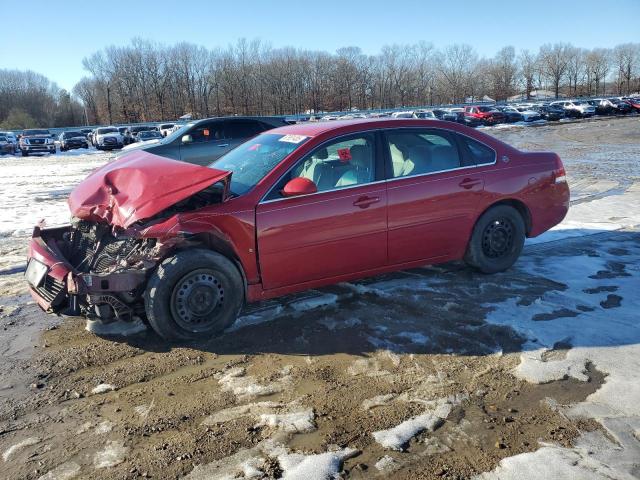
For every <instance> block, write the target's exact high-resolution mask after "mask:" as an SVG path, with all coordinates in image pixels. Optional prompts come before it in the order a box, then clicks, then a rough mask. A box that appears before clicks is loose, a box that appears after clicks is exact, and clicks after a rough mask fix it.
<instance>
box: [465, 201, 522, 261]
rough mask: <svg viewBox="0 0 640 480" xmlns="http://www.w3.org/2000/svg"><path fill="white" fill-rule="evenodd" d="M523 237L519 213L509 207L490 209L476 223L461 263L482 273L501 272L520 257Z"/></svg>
mask: <svg viewBox="0 0 640 480" xmlns="http://www.w3.org/2000/svg"><path fill="white" fill-rule="evenodd" d="M525 236H526V232H525V225H524V220H523V219H522V216H521V215H520V212H518V211H517V210H516V209H515V208H513V207H510V206H508V205H498V206H495V207H492V208H491V209H489V210H487V211H486V212H485V213H484V214H483V215H482V216H481V217H480V218H479V219H478V221H477V222H476V225H475V227H474V229H473V233H472V235H471V240H470V241H469V245H468V246H467V253H466V254H465V257H464V260H465V262H466V263H467V264H469V265H471V266H472V267H475V268H477V269H478V270H480V271H481V272H483V273H497V272H502V271H504V270H507V269H508V268H509V267H511V266H512V265H513V264H514V263H515V262H516V260H517V259H518V257H519V256H520V253H521V252H522V247H523V246H524V240H525Z"/></svg>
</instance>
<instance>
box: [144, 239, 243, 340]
mask: <svg viewBox="0 0 640 480" xmlns="http://www.w3.org/2000/svg"><path fill="white" fill-rule="evenodd" d="M243 301H244V286H243V282H242V277H241V276H240V273H239V272H238V269H237V268H236V266H235V265H234V264H233V262H231V261H230V260H229V259H228V258H226V257H224V256H223V255H220V254H219V253H216V252H212V251H210V250H188V251H183V252H179V253H177V254H176V255H175V256H173V257H169V258H167V259H166V260H164V261H163V262H162V263H161V264H160V266H158V269H157V270H156V271H155V272H154V273H153V275H152V276H151V278H150V280H149V283H148V284H147V290H146V292H145V310H146V313H147V318H148V320H149V323H150V325H151V327H152V328H153V329H154V330H155V331H156V333H158V334H159V335H160V336H161V337H163V338H164V339H166V340H170V341H180V340H195V339H206V338H210V337H212V336H214V335H215V334H218V333H220V332H222V331H223V330H224V329H225V328H227V327H229V326H230V325H231V324H232V323H233V322H234V321H235V320H236V317H237V316H238V313H239V312H240V309H241V308H242V304H243Z"/></svg>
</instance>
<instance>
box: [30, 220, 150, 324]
mask: <svg viewBox="0 0 640 480" xmlns="http://www.w3.org/2000/svg"><path fill="white" fill-rule="evenodd" d="M42 239H43V240H44V242H45V243H46V244H47V245H48V246H49V247H50V248H51V249H52V250H54V251H55V250H58V251H59V252H60V254H61V255H62V256H63V257H64V258H65V259H66V260H67V261H68V262H69V263H70V264H71V265H72V266H73V267H74V270H75V272H76V273H78V274H80V276H79V277H78V278H81V279H82V280H79V279H78V278H77V279H76V283H77V285H73V286H72V285H69V284H70V283H71V282H72V280H71V277H69V278H68V279H67V283H68V285H67V288H68V289H69V291H70V292H71V291H72V290H74V289H75V291H76V293H75V295H72V296H70V301H69V307H68V308H67V310H66V311H63V312H62V313H69V314H74V315H83V316H86V317H88V318H96V317H97V318H100V319H101V320H102V321H105V322H109V321H113V320H124V321H130V320H132V319H133V317H134V316H136V315H144V301H143V298H142V295H143V293H144V287H145V284H146V281H145V280H146V276H147V272H148V271H150V269H152V268H154V267H155V265H156V264H157V262H158V261H159V260H161V258H162V255H163V252H162V249H161V248H158V242H157V240H156V239H146V238H135V237H130V236H124V235H122V236H116V235H114V232H113V230H112V228H111V227H110V226H109V225H107V224H99V223H94V222H88V221H84V220H79V219H74V220H73V222H72V224H71V226H70V227H69V228H68V229H66V231H64V232H63V233H62V234H60V231H59V230H58V229H53V230H44V231H43V232H42ZM134 272H135V273H134ZM82 274H88V275H82ZM119 274H120V275H119ZM80 282H83V283H84V284H85V285H78V283H80ZM116 282H117V283H116ZM128 285H131V286H132V287H133V288H131V290H126V291H117V290H122V289H124V288H125V287H126V286H128ZM101 290H104V291H101ZM114 290H116V291H114Z"/></svg>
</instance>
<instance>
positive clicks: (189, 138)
mask: <svg viewBox="0 0 640 480" xmlns="http://www.w3.org/2000/svg"><path fill="white" fill-rule="evenodd" d="M191 142H193V137H192V136H191V135H183V136H182V143H191Z"/></svg>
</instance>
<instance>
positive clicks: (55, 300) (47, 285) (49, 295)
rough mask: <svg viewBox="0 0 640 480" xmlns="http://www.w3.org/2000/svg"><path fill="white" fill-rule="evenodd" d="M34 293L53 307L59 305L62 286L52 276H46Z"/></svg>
mask: <svg viewBox="0 0 640 480" xmlns="http://www.w3.org/2000/svg"><path fill="white" fill-rule="evenodd" d="M35 291H36V292H38V295H40V296H41V297H42V298H44V299H45V300H46V301H47V302H48V303H50V304H51V306H52V307H54V306H56V305H57V304H59V303H60V302H61V301H62V298H63V297H64V284H63V283H62V282H59V281H58V280H56V279H55V278H53V277H52V276H50V275H47V276H45V277H44V282H43V283H42V285H41V286H40V287H37V288H35Z"/></svg>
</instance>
